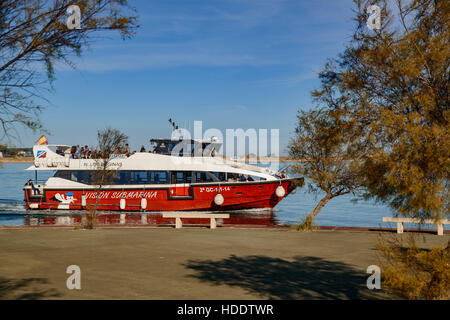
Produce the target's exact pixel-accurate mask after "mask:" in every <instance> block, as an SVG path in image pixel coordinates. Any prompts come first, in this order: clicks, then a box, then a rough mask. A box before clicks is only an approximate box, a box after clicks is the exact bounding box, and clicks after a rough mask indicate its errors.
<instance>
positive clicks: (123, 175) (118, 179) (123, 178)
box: [114, 171, 129, 184]
mask: <svg viewBox="0 0 450 320" xmlns="http://www.w3.org/2000/svg"><path fill="white" fill-rule="evenodd" d="M128 173H129V172H128V171H119V172H117V174H116V176H115V177H114V184H128Z"/></svg>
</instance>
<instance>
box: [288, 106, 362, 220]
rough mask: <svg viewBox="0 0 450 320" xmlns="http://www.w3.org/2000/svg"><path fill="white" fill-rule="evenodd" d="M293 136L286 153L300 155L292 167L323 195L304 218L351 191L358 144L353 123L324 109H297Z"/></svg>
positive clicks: (357, 168)
mask: <svg viewBox="0 0 450 320" xmlns="http://www.w3.org/2000/svg"><path fill="white" fill-rule="evenodd" d="M297 119H298V123H297V127H296V130H295V136H294V138H293V139H292V140H291V141H290V143H289V154H290V156H292V157H294V158H297V159H300V162H299V163H298V164H296V165H294V166H292V170H293V171H295V172H297V173H299V174H301V175H302V176H303V177H305V178H307V183H308V187H309V190H310V191H311V192H318V191H319V190H322V191H323V192H325V196H324V197H323V198H322V199H321V200H320V201H319V203H318V204H317V206H316V208H315V209H314V210H313V211H312V212H311V213H310V214H309V216H308V217H307V219H306V220H305V225H306V224H311V221H310V220H312V219H314V217H315V216H316V215H317V214H318V213H319V212H320V210H321V209H322V208H323V206H325V204H326V203H327V202H328V201H329V200H331V199H332V198H334V197H337V196H340V195H344V194H348V193H353V194H356V192H357V191H358V188H359V186H360V175H359V171H360V159H361V158H362V157H363V155H364V154H365V149H364V148H361V145H360V144H359V143H358V142H359V135H358V132H357V131H355V129H357V127H355V126H354V125H353V123H351V122H348V121H346V120H345V119H342V118H341V117H339V115H338V114H337V113H333V112H329V111H327V110H325V109H318V110H311V111H308V112H305V111H301V112H299V114H298V115H297Z"/></svg>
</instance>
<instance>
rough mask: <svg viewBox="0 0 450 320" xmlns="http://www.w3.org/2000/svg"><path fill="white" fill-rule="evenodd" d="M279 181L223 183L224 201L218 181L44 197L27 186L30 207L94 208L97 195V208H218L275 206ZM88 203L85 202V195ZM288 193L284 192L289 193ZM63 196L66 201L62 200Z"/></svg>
mask: <svg viewBox="0 0 450 320" xmlns="http://www.w3.org/2000/svg"><path fill="white" fill-rule="evenodd" d="M279 185H280V181H264V182H252V183H249V182H242V183H238V182H237V183H221V184H220V193H221V194H222V196H223V197H224V203H223V204H222V205H220V206H218V205H216V204H215V203H214V197H215V196H216V195H217V193H218V191H219V184H217V185H215V184H204V185H201V184H195V185H191V186H190V187H170V188H167V187H165V188H164V187H161V188H157V187H155V188H151V189H145V190H144V189H142V188H123V189H108V190H103V191H101V192H100V194H98V193H97V191H94V190H80V189H44V194H43V195H42V197H41V198H36V197H33V196H31V194H30V193H31V190H30V189H29V188H25V189H24V191H25V202H26V207H27V209H44V210H52V209H68V210H86V209H89V208H90V207H91V208H92V207H93V206H94V205H95V203H96V201H97V196H98V205H97V210H108V211H114V210H120V211H219V210H240V209H256V208H273V207H274V206H275V205H277V204H278V202H280V201H281V200H282V199H283V197H278V196H277V195H276V193H275V190H276V188H277V187H278V186H279ZM281 185H282V186H283V188H284V189H285V191H286V195H287V194H289V193H290V192H291V191H292V190H293V189H294V187H293V185H292V182H291V181H290V180H281ZM83 194H84V195H85V197H86V205H85V206H82V200H81V199H82V195H83ZM286 195H285V196H286ZM143 197H145V198H146V199H147V208H146V209H145V210H143V209H142V208H141V200H142V198H143ZM121 199H125V208H124V209H121V208H120V200H121ZM61 200H64V201H65V202H62V201H61Z"/></svg>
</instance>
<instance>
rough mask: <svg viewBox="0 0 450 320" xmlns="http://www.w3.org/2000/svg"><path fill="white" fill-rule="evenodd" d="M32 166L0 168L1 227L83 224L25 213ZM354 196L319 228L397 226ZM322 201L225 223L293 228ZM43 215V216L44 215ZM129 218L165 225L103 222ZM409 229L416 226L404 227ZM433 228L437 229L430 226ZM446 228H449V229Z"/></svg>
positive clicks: (106, 216)
mask: <svg viewBox="0 0 450 320" xmlns="http://www.w3.org/2000/svg"><path fill="white" fill-rule="evenodd" d="M30 165H31V164H29V163H4V164H1V167H0V225H3V226H5V225H8V226H14V225H24V224H25V225H40V224H60V225H61V224H62V225H64V224H73V223H75V224H76V223H78V222H80V221H81V214H82V212H76V211H69V212H66V211H64V216H65V217H61V214H60V213H58V214H55V211H52V212H48V214H45V212H42V211H38V212H37V211H33V212H32V214H31V213H30V211H28V212H27V211H26V210H25V206H24V203H23V191H22V188H23V185H24V184H25V182H26V181H27V180H28V179H34V171H25V170H24V169H25V168H27V167H29V166H30ZM52 175H53V172H52V171H48V172H45V171H41V172H39V173H38V179H39V181H41V180H43V181H45V180H46V179H47V178H49V177H50V176H52ZM352 199H354V197H353V196H351V195H344V196H340V197H337V198H334V199H331V200H330V201H329V202H328V203H327V204H326V206H325V207H324V208H323V209H322V210H321V211H320V213H319V215H318V216H317V218H316V223H317V224H318V225H320V226H338V227H395V225H394V224H392V223H391V224H390V223H385V222H382V217H384V216H392V215H393V213H392V211H391V210H390V209H389V208H388V207H387V206H385V205H381V204H375V203H374V202H373V201H363V200H360V201H358V202H357V203H354V202H353V201H351V200H352ZM319 200H320V195H318V196H317V197H316V196H315V195H313V194H310V193H308V192H307V188H302V189H297V193H295V194H291V195H289V196H287V197H286V198H285V199H283V200H282V201H281V202H280V203H279V204H278V205H277V206H276V207H275V209H274V210H273V212H271V211H269V212H268V211H267V210H266V211H250V212H248V211H247V212H241V213H239V214H238V215H234V216H235V217H234V219H230V220H229V221H228V222H225V221H224V224H259V225H273V224H277V225H286V224H287V225H291V224H298V222H299V221H300V220H301V219H302V218H304V217H305V216H306V215H307V214H308V213H309V212H311V211H312V210H313V209H314V207H315V206H316V204H317V202H318V201H319ZM43 213H44V214H43ZM121 219H126V221H127V224H130V223H131V224H133V223H136V224H140V223H142V221H143V219H147V220H146V221H147V223H154V222H156V223H157V224H165V223H166V222H167V221H164V220H162V218H161V215H160V214H159V215H158V214H148V215H147V216H145V218H143V217H142V215H141V214H136V213H133V214H126V215H124V214H122V215H120V213H117V212H103V213H102V216H101V217H100V220H101V222H102V223H103V224H116V223H118V224H120V223H121V221H122V222H123V221H124V220H121ZM405 227H406V228H410V227H417V226H416V225H413V224H411V225H410V224H405ZM430 227H431V228H435V227H433V226H430ZM445 229H449V228H448V226H446V227H445Z"/></svg>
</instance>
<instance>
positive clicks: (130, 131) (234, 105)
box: [22, 0, 354, 154]
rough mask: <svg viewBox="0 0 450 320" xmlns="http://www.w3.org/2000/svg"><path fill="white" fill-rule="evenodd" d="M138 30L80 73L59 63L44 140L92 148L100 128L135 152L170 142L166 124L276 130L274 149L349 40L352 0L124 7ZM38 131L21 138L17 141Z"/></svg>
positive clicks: (100, 49)
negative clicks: (155, 140) (120, 136)
mask: <svg viewBox="0 0 450 320" xmlns="http://www.w3.org/2000/svg"><path fill="white" fill-rule="evenodd" d="M129 2H130V4H131V5H132V6H134V7H135V8H136V9H137V13H138V15H139V24H140V28H139V29H137V34H136V36H135V37H134V38H132V39H129V40H125V41H123V40H121V39H120V37H119V35H118V34H116V33H110V34H108V38H105V39H100V40H97V41H95V42H94V43H93V44H92V46H91V48H90V49H89V50H88V51H85V52H84V54H83V56H82V58H81V59H74V62H75V63H76V65H77V69H76V70H73V69H70V68H68V67H66V66H58V71H57V74H56V78H57V80H56V81H55V82H54V92H52V93H51V94H49V95H48V99H49V100H50V101H51V103H52V104H51V105H49V106H47V108H46V109H45V111H44V112H43V114H42V120H43V123H44V125H45V126H46V128H48V130H49V131H50V132H51V135H48V139H49V142H50V143H62V144H69V145H73V144H79V145H84V144H89V145H95V143H96V132H97V129H99V128H104V127H105V126H111V127H115V128H119V129H121V130H122V131H123V132H125V133H126V134H127V135H128V136H129V138H130V139H129V141H130V144H131V147H132V149H137V148H138V146H140V145H141V144H145V145H146V147H148V145H149V143H148V140H149V138H151V137H168V136H169V135H170V127H169V123H168V121H167V120H168V119H169V118H172V119H174V120H175V121H176V122H178V123H179V124H180V125H184V124H185V123H186V124H187V125H188V124H189V123H190V124H191V126H192V125H193V121H194V120H202V121H203V128H204V129H207V128H218V129H221V130H223V132H225V129H226V128H243V129H247V128H255V129H260V128H261V129H262V128H266V129H271V128H278V129H280V153H282V154H284V153H285V149H286V145H287V143H288V141H289V139H290V137H291V136H292V133H293V131H294V127H295V116H296V113H297V111H298V110H299V109H309V108H311V107H312V103H311V98H310V91H311V90H312V89H314V88H316V87H317V86H318V85H319V83H318V80H317V72H318V71H320V69H321V68H322V66H323V65H324V64H325V62H326V60H327V58H331V57H335V56H336V55H337V54H338V53H339V52H341V51H342V50H343V49H344V46H345V44H346V43H348V41H349V40H350V38H351V34H352V28H353V27H354V22H353V21H352V20H351V19H352V9H354V6H353V3H352V1H351V0H339V1H333V0H327V1H325V0H308V1H306V0H195V1H194V0H192V1H191V0H151V1H149V0H147V1H132V0H131V1H129ZM38 137H39V134H38V133H36V134H31V133H24V134H23V136H22V144H23V145H32V144H33V142H34V141H35V140H36V139H37V138H38Z"/></svg>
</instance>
